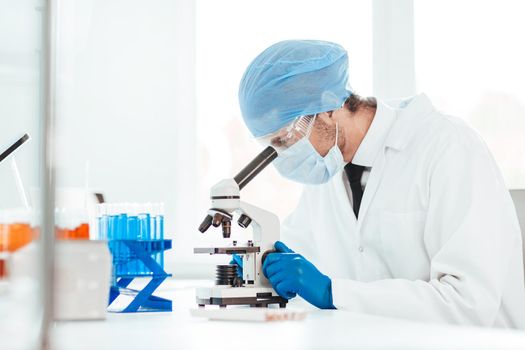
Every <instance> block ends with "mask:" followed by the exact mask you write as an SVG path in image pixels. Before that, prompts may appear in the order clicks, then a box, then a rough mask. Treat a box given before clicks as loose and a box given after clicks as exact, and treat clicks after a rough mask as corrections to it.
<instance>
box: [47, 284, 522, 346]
mask: <svg viewBox="0 0 525 350" xmlns="http://www.w3.org/2000/svg"><path fill="white" fill-rule="evenodd" d="M209 283H210V282H209V281H196V280H175V279H172V280H167V281H166V282H165V283H164V284H163V285H162V286H161V287H160V290H159V293H156V294H157V295H159V296H162V297H167V298H170V299H172V300H173V312H163V313H131V314H116V313H109V314H108V315H107V319H106V320H101V321H71V322H57V323H56V324H55V326H54V327H53V339H54V341H53V347H52V348H53V349H60V350H71V349H90V350H91V349H97V350H98V349H156V350H161V349H170V350H172V349H214V350H215V349H229V350H234V349H241V348H244V349H250V350H254V349H265V350H268V349H440V350H442V349H498V350H500V349H525V332H522V331H515V330H498V329H483V328H476V327H458V326H447V325H436V324H422V323H415V322H409V321H404V320H398V319H392V318H385V317H378V316H371V315H364V314H358V313H353V312H346V311H339V310H317V309H311V310H310V312H309V314H308V316H307V318H306V319H305V320H303V321H284V322H265V323H256V322H234V321H209V320H207V319H201V318H194V317H192V316H191V315H190V311H189V310H190V309H191V308H196V307H197V305H196V304H195V287H200V286H205V285H209ZM289 307H291V308H304V307H306V304H305V303H304V302H302V301H293V302H291V303H290V304H289Z"/></svg>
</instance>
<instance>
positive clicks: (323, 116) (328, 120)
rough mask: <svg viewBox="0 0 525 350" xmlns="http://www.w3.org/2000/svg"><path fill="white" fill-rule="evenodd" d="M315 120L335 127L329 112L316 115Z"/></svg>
mask: <svg viewBox="0 0 525 350" xmlns="http://www.w3.org/2000/svg"><path fill="white" fill-rule="evenodd" d="M316 118H318V119H321V120H322V121H323V122H324V123H325V124H327V125H332V124H333V125H335V121H334V119H333V118H332V112H331V111H330V112H322V113H318V114H317V117H316Z"/></svg>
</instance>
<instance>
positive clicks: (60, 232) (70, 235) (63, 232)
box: [55, 223, 89, 240]
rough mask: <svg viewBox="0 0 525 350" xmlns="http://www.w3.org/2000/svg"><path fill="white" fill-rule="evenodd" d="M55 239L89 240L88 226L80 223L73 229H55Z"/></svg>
mask: <svg viewBox="0 0 525 350" xmlns="http://www.w3.org/2000/svg"><path fill="white" fill-rule="evenodd" d="M55 237H56V239H66V240H74V239H89V224H86V223H82V224H80V225H79V226H77V227H75V228H74V229H67V228H60V227H57V228H55Z"/></svg>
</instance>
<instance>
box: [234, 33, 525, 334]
mask: <svg viewBox="0 0 525 350" xmlns="http://www.w3.org/2000/svg"><path fill="white" fill-rule="evenodd" d="M239 100H240V107H241V111H242V115H243V118H244V121H245V123H246V125H247V127H248V129H249V130H250V131H251V133H252V134H253V136H254V137H256V138H257V139H258V140H260V142H261V143H263V144H265V145H271V146H273V147H274V148H275V149H276V150H277V151H278V153H279V156H278V158H277V159H276V160H275V161H274V165H275V167H276V168H277V170H278V171H279V173H280V174H281V175H282V176H284V177H286V178H288V179H290V180H293V181H297V182H300V183H303V184H305V186H304V190H303V193H302V196H301V198H300V201H299V203H298V206H297V208H296V210H295V211H294V212H293V213H292V214H291V215H290V216H289V217H288V218H287V219H286V220H285V221H284V223H283V226H282V240H283V242H276V244H275V248H276V250H277V252H276V253H273V254H270V255H268V257H267V259H266V260H265V262H264V265H263V272H264V274H265V276H266V277H267V278H268V279H269V281H270V283H271V284H272V286H273V287H274V289H275V290H276V291H277V292H278V293H279V295H281V296H283V297H285V298H287V299H290V298H293V297H295V296H296V295H299V296H301V297H302V298H304V299H305V300H306V301H308V302H310V303H311V304H313V305H315V306H317V307H319V308H323V309H330V308H337V309H345V310H351V311H356V312H364V313H370V314H376V315H383V316H392V317H399V318H405V319H412V320H418V321H429V322H446V323H455V324H470V325H482V326H499V327H512V328H525V287H524V271H523V256H522V244H521V234H520V228H519V225H518V220H517V216H516V212H515V209H514V206H513V203H512V200H511V197H510V195H509V192H508V191H507V189H506V187H505V184H504V181H503V178H502V176H501V174H500V171H499V170H498V167H497V165H496V163H495V162H494V159H493V158H492V156H491V154H490V152H489V150H488V149H487V146H486V145H485V143H484V142H483V141H482V140H481V138H480V136H479V135H478V134H477V133H476V132H475V131H473V130H472V129H471V128H470V127H468V126H467V125H466V124H465V123H464V122H463V121H462V120H461V119H457V118H454V117H450V116H447V115H444V114H443V113H441V112H439V111H437V110H436V109H435V108H434V107H433V106H432V104H431V102H430V101H429V99H428V98H427V97H426V96H425V95H423V94H421V95H417V96H415V97H412V98H408V99H405V100H402V101H399V102H397V103H389V104H387V103H385V102H383V101H380V100H377V99H375V98H362V97H359V96H358V95H356V94H355V93H353V91H352V89H351V88H350V87H349V85H348V56H347V52H346V51H345V50H344V49H343V48H342V47H341V46H339V45H337V44H334V43H330V42H324V41H310V40H304V41H303V40H301V41H299V40H293V41H283V42H279V43H277V44H274V45H272V46H271V47H269V48H268V49H266V50H265V51H264V52H262V53H261V54H260V55H259V56H258V57H257V58H255V60H254V61H253V62H252V63H251V64H250V65H249V67H248V68H247V70H246V72H245V74H244V76H243V77H242V80H241V83H240V88H239ZM292 249H293V250H292Z"/></svg>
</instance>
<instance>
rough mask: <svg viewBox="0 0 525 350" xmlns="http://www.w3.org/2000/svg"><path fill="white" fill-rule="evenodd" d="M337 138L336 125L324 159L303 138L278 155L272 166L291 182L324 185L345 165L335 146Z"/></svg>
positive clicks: (336, 145)
mask: <svg viewBox="0 0 525 350" xmlns="http://www.w3.org/2000/svg"><path fill="white" fill-rule="evenodd" d="M338 138H339V127H338V124H337V123H336V125H335V143H334V145H333V146H332V148H330V150H329V151H328V153H327V154H326V155H325V156H324V157H323V156H321V155H320V154H319V153H318V152H317V150H316V149H315V148H314V146H313V145H312V143H311V142H310V140H309V139H308V137H303V138H302V139H301V140H300V141H298V142H297V143H296V144H294V145H292V146H291V147H290V148H288V149H286V150H284V151H283V152H281V153H279V157H277V159H276V160H275V161H274V166H275V168H276V169H277V170H278V171H279V173H280V174H281V175H282V176H284V177H286V178H287V179H290V180H292V181H296V182H299V183H303V184H309V185H318V184H323V183H326V182H328V180H330V179H331V178H332V177H333V176H334V175H335V174H337V173H338V172H339V171H341V169H343V167H344V166H345V164H346V163H345V160H344V158H343V154H342V153H341V150H340V149H339V145H338V144H337V140H338Z"/></svg>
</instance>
